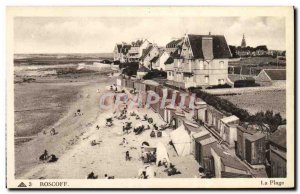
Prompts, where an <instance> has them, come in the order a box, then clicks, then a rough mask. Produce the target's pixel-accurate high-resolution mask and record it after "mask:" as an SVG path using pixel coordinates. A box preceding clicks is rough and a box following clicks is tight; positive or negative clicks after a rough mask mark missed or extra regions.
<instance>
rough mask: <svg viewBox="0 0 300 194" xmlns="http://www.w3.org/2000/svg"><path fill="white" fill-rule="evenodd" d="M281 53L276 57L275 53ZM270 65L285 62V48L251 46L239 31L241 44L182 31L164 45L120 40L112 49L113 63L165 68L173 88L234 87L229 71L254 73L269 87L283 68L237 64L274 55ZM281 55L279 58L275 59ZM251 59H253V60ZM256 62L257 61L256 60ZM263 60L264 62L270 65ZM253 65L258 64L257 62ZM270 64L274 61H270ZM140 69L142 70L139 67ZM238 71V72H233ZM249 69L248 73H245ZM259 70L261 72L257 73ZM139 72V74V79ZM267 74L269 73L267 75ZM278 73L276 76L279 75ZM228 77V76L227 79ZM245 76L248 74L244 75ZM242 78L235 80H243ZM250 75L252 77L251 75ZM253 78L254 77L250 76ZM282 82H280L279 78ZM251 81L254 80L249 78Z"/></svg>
mask: <svg viewBox="0 0 300 194" xmlns="http://www.w3.org/2000/svg"><path fill="white" fill-rule="evenodd" d="M279 54H280V55H282V56H278V55H279ZM274 55H276V57H277V59H273V60H272V64H273V63H276V64H277V65H278V64H279V63H280V65H282V63H283V62H284V61H285V57H284V56H283V55H285V51H282V52H281V51H275V50H268V48H267V46H265V45H260V46H257V47H255V48H253V47H249V46H247V44H246V38H245V34H243V37H242V41H241V46H238V47H235V46H229V45H228V44H227V41H226V38H225V37H224V36H223V35H212V34H211V33H209V34H208V35H199V34H186V35H185V36H184V37H182V38H178V39H174V40H172V41H170V42H169V43H167V44H166V45H165V47H161V46H158V45H156V44H154V43H151V42H150V41H148V40H147V39H140V40H136V41H133V42H131V43H126V42H122V43H120V44H116V45H115V48H114V63H115V64H118V63H132V62H133V63H136V64H138V65H139V66H140V67H141V66H144V67H146V69H148V70H150V71H153V70H159V71H165V72H166V74H167V82H166V83H167V84H168V85H173V86H175V87H177V88H182V89H188V88H191V87H201V88H208V87H211V86H219V85H225V84H229V85H231V86H234V82H235V81H233V79H232V77H233V76H228V71H229V70H228V68H230V70H231V71H230V72H231V74H239V75H244V73H245V72H246V74H245V75H250V76H252V74H253V75H254V76H255V78H256V77H257V79H256V83H257V84H260V85H263V86H267V85H268V86H269V85H276V84H278V83H279V82H280V80H285V77H284V76H283V75H285V70H266V71H264V70H263V71H261V69H262V68H260V69H259V68H256V67H253V65H255V64H247V65H249V67H241V66H240V63H241V60H242V59H241V58H244V59H248V58H251V57H257V56H258V57H261V56H274ZM279 57H282V59H279ZM253 61H254V62H255V60H253ZM257 61H259V60H257ZM272 64H270V63H266V64H265V65H272ZM257 65H261V62H260V64H257ZM273 65H274V64H273ZM142 70H143V72H144V70H145V69H142ZM237 71H238V72H237ZM248 71H249V72H248ZM260 71H261V73H259V72H260ZM142 74H143V73H139V76H137V77H139V79H142V78H143V77H142V76H141V75H142ZM269 74H270V75H269ZM279 74H280V75H279ZM229 77H230V78H229ZM246 78H248V77H246ZM246 78H244V77H243V78H241V76H240V77H239V78H237V79H240V80H245V79H246ZM251 78H252V77H251ZM252 79H253V80H254V78H252ZM281 82H282V81H281ZM253 83H254V81H253Z"/></svg>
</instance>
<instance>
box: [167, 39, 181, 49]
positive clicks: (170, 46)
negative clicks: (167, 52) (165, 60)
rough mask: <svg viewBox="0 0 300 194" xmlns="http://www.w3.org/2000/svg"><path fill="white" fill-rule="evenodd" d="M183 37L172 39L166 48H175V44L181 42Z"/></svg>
mask: <svg viewBox="0 0 300 194" xmlns="http://www.w3.org/2000/svg"><path fill="white" fill-rule="evenodd" d="M182 39H183V38H180V39H177V40H172V41H171V42H169V43H168V44H167V45H166V47H167V48H176V46H177V45H178V44H179V43H181V42H182Z"/></svg>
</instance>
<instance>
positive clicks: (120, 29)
mask: <svg viewBox="0 0 300 194" xmlns="http://www.w3.org/2000/svg"><path fill="white" fill-rule="evenodd" d="M209 32H211V34H213V35H214V34H215V35H224V36H225V38H226V40H227V43H228V44H229V45H235V46H239V45H240V44H241V40H242V36H243V34H245V37H246V43H247V46H253V47H254V46H258V45H267V47H268V48H269V49H274V50H285V49H286V48H285V18H282V17H247V18H246V17H185V18H183V17H172V18H171V17H149V18H140V17H139V18H137V17H135V18H132V17H122V18H121V17H119V18H112V17H110V18H103V17H102V18H95V17H93V18H91V17H90V18H84V17H16V18H15V19H14V52H15V53H110V52H112V51H113V49H114V46H115V44H116V43H119V42H122V41H123V42H132V41H134V40H137V39H140V38H143V39H145V38H146V39H148V40H149V41H151V42H153V43H156V44H158V45H159V46H165V45H166V43H168V42H169V41H171V40H172V39H174V38H180V37H183V36H184V34H185V33H188V34H208V33H209Z"/></svg>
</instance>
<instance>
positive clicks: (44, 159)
mask: <svg viewBox="0 0 300 194" xmlns="http://www.w3.org/2000/svg"><path fill="white" fill-rule="evenodd" d="M39 160H40V161H42V162H49V163H50V162H56V161H57V160H58V158H57V157H56V155H54V154H51V155H49V154H48V151H47V150H45V151H44V153H43V154H42V155H40V157H39Z"/></svg>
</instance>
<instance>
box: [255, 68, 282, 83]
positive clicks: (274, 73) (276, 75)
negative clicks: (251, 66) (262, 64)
mask: <svg viewBox="0 0 300 194" xmlns="http://www.w3.org/2000/svg"><path fill="white" fill-rule="evenodd" d="M255 82H256V83H258V84H259V85H261V86H271V85H273V86H275V85H276V86H280V85H282V86H284V85H285V83H286V70H285V69H263V70H261V72H260V73H259V74H258V75H257V77H256V79H255Z"/></svg>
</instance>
